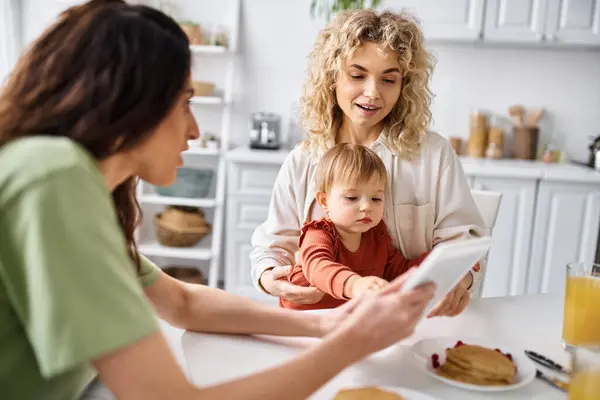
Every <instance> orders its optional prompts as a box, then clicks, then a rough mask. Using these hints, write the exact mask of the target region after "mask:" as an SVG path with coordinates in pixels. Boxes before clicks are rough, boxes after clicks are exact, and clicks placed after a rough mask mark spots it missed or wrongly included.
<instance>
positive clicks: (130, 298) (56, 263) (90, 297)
mask: <svg viewBox="0 0 600 400" xmlns="http://www.w3.org/2000/svg"><path fill="white" fill-rule="evenodd" d="M0 221H3V223H2V226H3V227H4V228H6V229H5V231H4V232H2V236H3V240H2V242H3V243H2V244H0V251H2V252H3V253H4V254H3V257H2V258H1V260H2V262H3V263H5V264H6V265H3V266H2V268H0V272H3V276H2V280H3V282H4V284H5V285H6V287H7V292H8V295H9V300H10V302H11V303H12V305H13V308H14V310H15V312H16V313H17V315H18V317H19V319H20V320H21V323H22V324H23V327H24V330H25V331H26V334H27V336H28V338H29V342H30V343H31V346H32V349H33V352H34V354H35V357H36V359H37V361H38V364H39V368H40V371H41V374H42V375H43V376H44V377H46V378H50V377H53V376H55V375H58V374H60V373H62V372H64V371H67V370H69V369H71V368H73V367H75V366H78V365H81V364H84V363H86V362H89V361H91V360H93V359H95V358H97V357H98V356H100V355H102V354H105V353H108V352H111V351H113V350H116V349H118V348H121V347H124V346H127V345H129V344H132V343H134V342H136V341H138V340H140V339H141V338H143V337H145V336H147V335H149V334H151V333H154V332H156V331H158V322H157V320H156V318H155V316H154V314H153V312H152V309H151V306H150V304H149V303H148V301H147V300H146V298H145V297H144V295H143V290H142V287H141V285H140V282H139V281H138V280H137V278H136V268H135V266H134V263H133V262H132V261H131V259H130V258H129V256H128V254H127V250H126V242H125V237H124V235H123V234H122V232H121V229H120V227H119V223H118V220H117V216H116V212H115V210H114V207H113V205H112V200H111V197H110V194H109V192H108V189H107V188H106V187H105V186H103V185H102V184H101V183H100V182H99V181H98V179H97V176H94V175H93V174H91V173H90V171H88V170H86V169H85V168H84V167H82V166H77V165H75V166H72V167H69V168H66V169H62V170H60V171H56V172H54V173H52V174H51V175H50V176H48V177H47V178H46V179H43V180H39V181H36V182H34V183H33V184H31V185H29V186H28V187H27V188H26V189H24V190H23V191H22V192H20V193H19V194H18V195H17V196H16V197H15V198H14V199H12V200H11V202H10V203H9V204H8V205H7V207H5V209H4V210H1V211H0ZM7 261H8V262H7ZM142 270H143V271H147V272H144V274H143V277H142V280H143V281H144V280H145V281H147V282H151V281H152V280H153V279H156V277H155V275H157V273H156V272H153V271H151V270H150V268H148V264H147V262H146V261H144V267H143V268H142Z"/></svg>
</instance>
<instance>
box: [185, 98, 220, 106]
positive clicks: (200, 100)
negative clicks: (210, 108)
mask: <svg viewBox="0 0 600 400" xmlns="http://www.w3.org/2000/svg"><path fill="white" fill-rule="evenodd" d="M190 102H191V103H192V104H212V105H220V104H224V103H225V101H224V100H223V98H222V97H219V96H194V97H192V98H191V99H190Z"/></svg>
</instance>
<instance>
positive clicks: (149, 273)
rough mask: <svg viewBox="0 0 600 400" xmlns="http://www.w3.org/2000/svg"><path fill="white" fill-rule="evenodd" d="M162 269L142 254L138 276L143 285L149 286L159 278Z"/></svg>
mask: <svg viewBox="0 0 600 400" xmlns="http://www.w3.org/2000/svg"><path fill="white" fill-rule="evenodd" d="M160 274H161V270H160V268H158V267H157V266H156V264H154V263H153V262H152V261H150V260H148V259H147V258H146V257H144V256H143V255H141V254H140V269H139V271H138V278H139V280H140V283H141V284H142V286H143V287H145V288H146V287H148V286H150V285H152V284H154V282H156V281H157V280H158V278H159V277H160Z"/></svg>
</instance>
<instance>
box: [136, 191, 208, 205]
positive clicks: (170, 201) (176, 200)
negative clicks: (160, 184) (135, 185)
mask: <svg viewBox="0 0 600 400" xmlns="http://www.w3.org/2000/svg"><path fill="white" fill-rule="evenodd" d="M138 201H139V202H140V203H145V204H164V205H174V206H190V207H207V208H209V207H215V206H216V205H217V200H216V199H214V198H202V199H198V198H187V197H171V196H161V195H158V194H143V195H140V196H138Z"/></svg>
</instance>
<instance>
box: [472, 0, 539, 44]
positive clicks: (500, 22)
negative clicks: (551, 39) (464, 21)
mask: <svg viewBox="0 0 600 400" xmlns="http://www.w3.org/2000/svg"><path fill="white" fill-rule="evenodd" d="M547 3H548V0H488V1H487V4H486V13H485V15H486V16H485V28H484V34H483V37H484V40H489V41H510V42H539V41H542V40H543V39H544V26H545V19H546V9H547V5H548V4H547Z"/></svg>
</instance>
